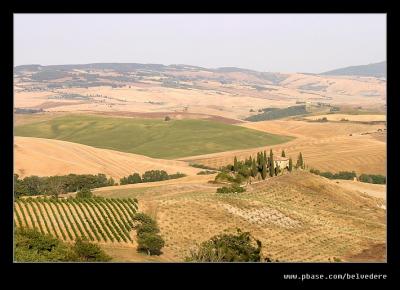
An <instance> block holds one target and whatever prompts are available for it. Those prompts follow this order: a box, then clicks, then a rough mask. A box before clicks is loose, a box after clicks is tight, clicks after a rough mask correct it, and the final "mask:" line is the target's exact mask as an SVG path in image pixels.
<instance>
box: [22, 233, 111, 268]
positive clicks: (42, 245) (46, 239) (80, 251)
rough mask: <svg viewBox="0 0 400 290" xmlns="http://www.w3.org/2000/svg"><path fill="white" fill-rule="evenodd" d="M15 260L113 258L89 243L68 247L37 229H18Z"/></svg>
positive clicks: (99, 259)
mask: <svg viewBox="0 0 400 290" xmlns="http://www.w3.org/2000/svg"><path fill="white" fill-rule="evenodd" d="M15 259H16V261H20V262H51V261H55V262H56V261H59V262H106V261H109V260H111V257H109V256H108V255H107V254H106V253H105V252H104V251H103V250H102V249H101V248H100V247H99V246H97V245H95V244H92V243H90V242H88V241H84V240H81V239H78V240H77V241H75V243H74V244H73V245H68V244H67V243H64V242H62V241H61V240H59V239H57V238H55V237H53V236H51V235H48V234H46V235H45V234H42V233H40V232H39V231H37V230H35V229H26V228H23V229H21V228H17V229H16V232H15Z"/></svg>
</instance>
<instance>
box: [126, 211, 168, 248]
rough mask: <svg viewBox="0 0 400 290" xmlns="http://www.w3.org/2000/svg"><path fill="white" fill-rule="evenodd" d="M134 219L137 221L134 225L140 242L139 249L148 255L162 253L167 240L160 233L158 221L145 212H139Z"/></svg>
mask: <svg viewBox="0 0 400 290" xmlns="http://www.w3.org/2000/svg"><path fill="white" fill-rule="evenodd" d="M133 220H134V221H136V222H137V224H136V225H135V226H134V229H136V236H137V242H138V248H137V251H138V252H145V253H147V254H148V255H160V254H161V249H162V248H163V247H164V244H165V242H164V240H163V239H162V237H161V236H160V235H159V234H158V233H159V232H160V229H159V228H158V225H157V222H156V221H155V220H154V219H152V218H151V217H150V216H149V215H146V214H144V213H137V214H136V215H135V216H134V218H133Z"/></svg>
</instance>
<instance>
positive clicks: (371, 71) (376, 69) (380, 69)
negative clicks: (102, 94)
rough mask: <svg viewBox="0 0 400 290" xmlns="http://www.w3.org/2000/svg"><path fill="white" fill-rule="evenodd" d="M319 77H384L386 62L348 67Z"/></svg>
mask: <svg viewBox="0 0 400 290" xmlns="http://www.w3.org/2000/svg"><path fill="white" fill-rule="evenodd" d="M321 75H341V76H369V77H386V61H382V62H377V63H371V64H366V65H356V66H348V67H344V68H339V69H335V70H331V71H327V72H324V73H321Z"/></svg>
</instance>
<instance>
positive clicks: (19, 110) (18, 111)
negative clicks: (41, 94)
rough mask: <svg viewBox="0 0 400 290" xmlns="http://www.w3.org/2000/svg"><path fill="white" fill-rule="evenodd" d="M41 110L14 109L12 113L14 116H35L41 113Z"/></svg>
mask: <svg viewBox="0 0 400 290" xmlns="http://www.w3.org/2000/svg"><path fill="white" fill-rule="evenodd" d="M42 112H43V109H42V108H40V109H26V108H15V109H14V113H16V114H36V113H42Z"/></svg>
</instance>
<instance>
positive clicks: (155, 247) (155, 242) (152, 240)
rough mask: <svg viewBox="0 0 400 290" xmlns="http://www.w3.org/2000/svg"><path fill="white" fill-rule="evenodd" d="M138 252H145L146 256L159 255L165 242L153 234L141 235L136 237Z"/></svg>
mask: <svg viewBox="0 0 400 290" xmlns="http://www.w3.org/2000/svg"><path fill="white" fill-rule="evenodd" d="M137 242H138V248H137V251H138V252H145V253H147V254H148V255H161V254H162V252H161V249H162V248H163V247H164V245H165V242H164V240H163V239H162V238H161V236H160V235H158V234H154V233H146V232H144V233H142V234H140V235H138V239H137Z"/></svg>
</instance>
